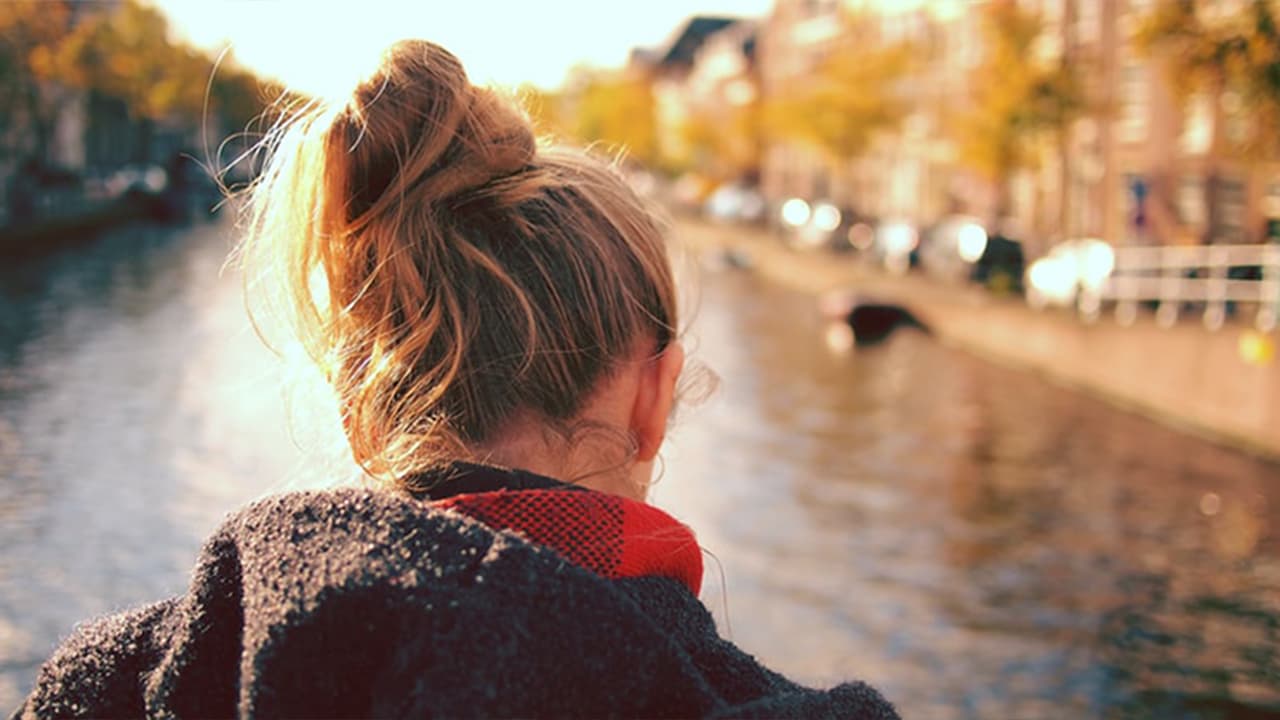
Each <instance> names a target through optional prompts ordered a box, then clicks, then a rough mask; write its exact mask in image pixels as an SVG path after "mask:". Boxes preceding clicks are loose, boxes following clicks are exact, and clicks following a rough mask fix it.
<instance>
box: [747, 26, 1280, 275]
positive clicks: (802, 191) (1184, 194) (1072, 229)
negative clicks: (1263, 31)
mask: <svg viewBox="0 0 1280 720" xmlns="http://www.w3.org/2000/svg"><path fill="white" fill-rule="evenodd" d="M1157 2H1160V0H1019V5H1020V6H1021V7H1022V8H1023V9H1025V10H1029V11H1032V12H1035V13H1037V14H1038V15H1039V17H1040V19H1041V23H1042V25H1041V37H1040V38H1039V40H1038V42H1037V43H1036V52H1035V55H1036V57H1034V58H1029V59H1028V60H1029V61H1031V62H1041V63H1057V62H1063V63H1069V64H1070V65H1071V66H1073V67H1075V68H1076V69H1077V71H1078V77H1079V78H1081V79H1082V84H1083V89H1084V93H1085V96H1086V98H1087V106H1086V107H1087V109H1086V110H1085V112H1084V113H1083V115H1082V116H1081V117H1078V118H1077V119H1076V120H1075V121H1074V122H1072V123H1071V124H1070V126H1069V127H1067V128H1065V130H1064V132H1063V133H1062V135H1061V139H1060V142H1059V143H1058V145H1057V146H1056V147H1055V146H1053V145H1052V144H1046V147H1044V148H1043V152H1042V153H1041V156H1040V157H1039V158H1038V160H1039V162H1037V163H1035V164H1034V166H1033V167H1027V168H1023V169H1020V170H1018V171H1016V172H1014V173H1013V175H1012V177H1010V178H1009V180H1008V182H1009V187H1008V188H1007V193H1006V196H1007V199H1008V206H1007V208H1006V217H1005V218H1003V219H1004V220H1005V221H1007V222H1009V224H1010V225H1011V226H1012V227H1013V228H1014V232H1016V233H1017V234H1019V235H1020V236H1022V237H1024V238H1025V239H1026V240H1027V241H1028V242H1029V243H1030V244H1031V246H1032V247H1031V248H1029V249H1030V250H1031V251H1032V252H1033V253H1035V252H1037V251H1040V250H1043V249H1044V248H1045V247H1047V245H1048V244H1049V243H1051V242H1053V241H1055V240H1057V239H1061V238H1066V237H1083V236H1092V237H1102V238H1105V239H1107V240H1109V241H1111V242H1113V243H1119V244H1126V243H1199V242H1210V241H1213V242H1233V243H1234V242H1260V241H1262V240H1263V239H1265V238H1266V235H1267V228H1268V227H1269V224H1268V220H1271V219H1277V218H1280V165H1277V164H1276V163H1274V162H1267V161H1261V160H1259V159H1257V158H1246V157H1241V156H1239V155H1238V154H1237V155H1232V153H1230V152H1226V148H1228V147H1230V146H1232V143H1233V142H1236V141H1239V140H1240V139H1242V138H1243V137H1244V136H1245V135H1246V134H1247V133H1249V132H1250V131H1251V128H1250V127H1249V123H1251V122H1255V121H1256V119H1254V118H1251V117H1250V116H1249V114H1248V112H1247V110H1246V109H1245V108H1244V103H1243V102H1242V100H1241V98H1238V97H1233V96H1231V95H1230V94H1227V95H1226V96H1224V97H1222V98H1219V99H1217V100H1219V101H1215V98H1211V97H1209V96H1207V95H1204V94H1199V95H1193V96H1191V97H1186V98H1184V97H1180V96H1179V95H1178V94H1177V93H1176V92H1174V90H1173V89H1172V87H1171V82H1170V76H1169V68H1168V66H1167V58H1162V57H1160V56H1159V55H1154V56H1148V55H1147V54H1144V53H1143V52H1141V51H1140V50H1139V48H1138V47H1137V42H1136V39H1135V31H1136V29H1137V28H1138V26H1139V24H1140V23H1141V21H1142V19H1143V18H1144V17H1146V16H1147V14H1148V13H1150V12H1151V11H1152V10H1153V9H1154V8H1155V6H1156V3H1157ZM984 4H985V0H935V1H934V2H926V1H924V0H917V1H911V0H904V1H902V2H891V1H888V0H880V1H873V0H777V2H776V3H775V5H774V7H773V10H772V12H771V13H770V15H769V16H768V17H767V18H766V19H764V20H763V21H762V23H761V26H760V28H759V33H758V35H759V41H758V48H757V58H758V77H759V83H760V91H761V94H762V96H763V98H764V99H765V101H766V102H767V101H768V99H769V98H770V97H776V96H777V95H778V94H779V93H781V92H783V91H785V90H786V89H788V88H792V87H795V86H796V85H797V84H802V83H804V82H806V80H807V79H808V78H809V77H811V76H812V74H813V73H814V72H815V71H816V70H817V69H818V67H819V66H820V65H821V63H822V61H823V59H824V58H825V57H826V56H827V55H828V54H829V53H830V52H831V51H832V49H833V47H835V44H836V43H839V42H841V41H842V33H841V22H842V18H844V17H846V16H847V14H848V13H849V12H861V13H871V14H873V15H874V16H875V17H876V18H877V25H878V33H879V37H880V40H881V41H883V42H886V43H891V42H896V41H900V40H906V41H910V42H912V43H913V44H916V45H917V46H918V47H919V48H920V49H921V50H920V61H921V62H920V63H918V64H917V66H916V68H915V69H914V70H913V72H912V73H911V75H910V76H909V77H908V78H906V79H904V80H903V81H902V82H901V83H899V84H898V88H897V92H899V93H900V94H901V97H902V98H903V99H905V100H907V101H908V103H909V104H910V106H911V108H912V110H911V112H910V113H909V114H908V115H907V117H906V118H905V119H904V120H903V121H902V122H901V123H900V125H899V127H898V128H897V129H896V130H895V131H894V132H892V133H885V134H884V137H882V138H880V140H878V141H877V142H876V143H875V144H874V146H873V147H872V148H871V149H870V150H869V151H868V152H867V153H866V154H865V156H863V157H860V158H857V159H855V160H852V161H848V162H843V163H841V162H838V161H833V160H832V159H831V158H830V157H825V156H824V155H823V154H822V153H820V152H818V151H817V150H816V149H814V148H812V147H809V146H807V145H806V144H804V143H798V142H794V141H788V140H782V139H776V138H775V139H771V140H769V141H768V142H767V143H766V144H765V147H764V148H763V152H762V174H761V186H762V190H763V192H764V193H765V195H766V197H768V198H769V199H770V200H771V201H774V202H777V201H780V200H781V199H783V198H785V197H789V196H800V197H806V198H810V199H817V198H822V199H829V200H832V201H834V202H837V203H838V204H841V205H845V206H848V207H850V208H853V209H855V210H857V211H858V212H860V213H863V214H866V215H871V216H874V217H886V216H901V217H905V218H908V219H911V220H914V221H915V222H917V223H920V224H928V223H930V222H933V221H935V220H936V219H938V218H939V217H940V216H942V215H944V214H946V213H948V212H952V211H955V210H963V211H966V212H971V213H974V214H977V215H979V216H983V217H986V218H987V219H988V220H991V221H996V220H1000V219H1001V218H996V217H994V216H995V214H996V212H997V207H996V205H997V197H998V195H999V193H998V192H997V191H996V190H997V189H996V188H994V187H992V186H991V182H990V181H989V180H985V179H983V178H981V177H978V176H976V175H975V174H973V173H972V172H970V171H968V170H967V169H966V168H965V167H964V166H963V165H962V163H961V162H960V161H959V159H958V157H957V148H956V146H955V141H954V133H953V132H951V130H952V129H953V125H954V123H955V122H956V121H957V120H958V119H959V118H961V117H962V116H963V114H964V113H966V112H968V111H969V110H971V109H972V103H973V102H974V101H973V98H972V93H971V92H970V87H969V85H970V78H971V76H972V73H973V70H974V69H975V68H976V67H978V66H979V64H980V63H981V61H982V57H983V52H984V48H983V47H982V45H983V42H984V39H983V33H982V30H981V22H982V20H981V17H980V10H981V6H982V5H984ZM1205 6H1206V7H1208V8H1210V10H1208V11H1206V12H1211V13H1214V14H1215V17H1222V18H1229V17H1231V16H1232V15H1233V14H1235V13H1238V12H1242V11H1243V10H1244V2H1243V1H1242V0H1220V1H1219V2H1217V3H1206V4H1205ZM1276 225H1277V224H1271V225H1270V227H1275V226H1276Z"/></svg>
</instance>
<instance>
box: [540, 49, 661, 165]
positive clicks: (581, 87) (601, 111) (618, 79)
mask: <svg viewBox="0 0 1280 720" xmlns="http://www.w3.org/2000/svg"><path fill="white" fill-rule="evenodd" d="M576 75H577V77H576V78H575V79H574V80H573V81H572V82H571V83H570V86H569V88H568V89H567V90H566V98H565V102H566V104H567V106H568V108H569V112H568V115H569V117H567V118H565V120H564V121H563V122H564V125H565V126H567V128H566V129H567V130H568V134H569V135H571V136H572V137H573V138H575V139H577V140H579V141H581V142H584V143H601V144H603V145H605V146H608V147H610V148H613V149H616V150H619V151H622V152H624V153H625V155H626V157H628V158H631V159H633V160H635V161H636V162H639V163H641V164H643V165H646V166H649V167H657V166H659V165H660V164H661V162H662V157H661V154H660V150H659V145H658V128H657V117H656V104H655V102H654V96H653V87H652V85H651V84H650V82H649V78H648V77H647V76H645V75H643V74H640V73H629V72H610V71H602V70H587V69H580V70H578V71H577V72H576Z"/></svg>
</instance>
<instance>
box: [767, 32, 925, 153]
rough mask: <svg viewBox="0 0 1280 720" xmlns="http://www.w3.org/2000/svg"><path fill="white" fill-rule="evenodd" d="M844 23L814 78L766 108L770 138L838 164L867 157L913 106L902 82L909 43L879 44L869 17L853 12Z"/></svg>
mask: <svg viewBox="0 0 1280 720" xmlns="http://www.w3.org/2000/svg"><path fill="white" fill-rule="evenodd" d="M844 24H845V27H844V30H843V32H842V34H841V37H840V38H839V39H838V40H837V41H836V43H835V44H834V46H833V49H832V51H831V52H830V54H829V55H827V57H826V58H825V60H823V61H822V62H821V63H820V64H819V66H818V67H817V69H816V71H815V72H814V73H813V76H812V78H811V79H810V80H809V81H808V82H804V83H799V84H797V85H796V86H795V87H794V88H792V89H788V90H786V91H783V92H782V93H780V94H778V95H776V96H774V97H771V98H770V99H769V100H768V101H767V103H766V104H765V106H764V108H763V118H764V132H765V133H766V134H767V135H768V136H770V137H772V138H774V139H782V140H795V141H799V142H802V143H805V144H808V145H810V146H811V147H815V148H817V149H818V150H820V151H822V152H823V153H824V154H825V155H826V156H827V157H828V158H830V159H831V160H833V161H835V162H846V161H849V160H852V159H855V158H858V157H860V156H862V155H863V154H865V153H866V152H867V150H868V149H870V147H871V145H872V143H873V142H874V140H875V138H876V136H877V135H878V134H879V133H883V132H887V131H891V130H893V129H894V128H895V127H897V125H898V124H899V123H900V122H901V121H902V119H903V118H904V117H906V115H907V113H908V112H909V111H910V106H909V104H908V102H907V101H906V100H905V98H903V97H902V94H901V93H900V92H899V91H898V90H899V89H898V85H899V83H900V81H901V80H902V79H903V78H904V77H905V76H906V74H907V73H908V72H909V71H910V70H911V68H912V66H913V62H914V58H915V54H916V51H915V49H914V48H913V47H912V46H911V45H910V44H908V43H891V44H884V43H881V42H879V41H878V39H877V38H876V37H875V30H874V24H873V23H871V22H870V20H869V19H868V18H865V17H862V16H849V17H846V18H845V19H844Z"/></svg>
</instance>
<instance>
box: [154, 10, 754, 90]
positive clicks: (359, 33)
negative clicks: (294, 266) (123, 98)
mask: <svg viewBox="0 0 1280 720" xmlns="http://www.w3.org/2000/svg"><path fill="white" fill-rule="evenodd" d="M153 2H154V4H155V5H156V6H158V7H159V8H161V9H162V10H163V11H164V12H165V14H166V15H168V16H169V18H170V20H171V21H172V22H173V24H174V25H175V26H176V28H177V30H178V32H179V33H180V34H182V35H184V36H186V37H187V38H188V39H189V40H191V41H192V42H193V43H195V44H196V45H199V46H203V47H217V46H221V45H223V44H224V43H225V42H227V41H230V43H231V44H232V46H233V48H234V52H235V55H236V57H237V58H238V59H239V60H240V61H241V62H242V63H244V64H245V65H248V66H249V67H251V68H253V69H254V70H257V71H259V72H262V73H265V74H268V75H274V76H277V77H279V78H280V79H281V80H283V81H285V82H286V83H287V84H289V85H290V86H292V87H294V88H296V89H298V90H302V91H304V92H308V93H313V94H317V95H323V96H328V95H332V94H335V93H343V92H345V91H346V89H347V88H349V87H350V86H351V85H352V83H353V82H354V80H355V79H357V78H358V77H360V75H361V74H363V72H364V71H365V70H367V69H368V68H369V66H371V64H372V63H374V62H376V61H377V57H378V54H379V52H380V51H381V50H382V49H383V48H384V47H386V46H387V45H389V44H391V43H392V42H394V41H396V40H399V39H402V38H406V37H421V38H425V39H429V40H434V41H437V42H439V43H441V44H443V45H446V46H448V47H449V49H450V50H452V51H453V52H454V53H455V54H456V55H458V57H460V58H461V59H462V61H463V62H464V63H465V64H466V66H467V68H468V70H469V72H470V73H471V75H472V77H473V79H474V80H477V81H479V82H486V83H499V84H503V85H513V86H514V85H520V84H523V83H533V84H535V85H538V86H540V87H548V88H550V87H555V86H558V85H559V84H560V83H561V82H562V81H563V80H564V76H565V73H566V72H567V71H568V70H569V69H570V68H571V67H573V66H574V65H578V64H589V65H599V66H618V65H621V64H623V63H624V62H625V61H626V58H627V53H628V52H629V51H630V50H631V48H633V47H636V46H654V45H660V44H661V43H662V42H663V40H664V39H666V38H667V36H668V35H670V34H671V33H672V31H673V30H674V29H675V28H677V27H678V26H679V25H680V23H681V22H682V21H683V20H684V19H685V18H687V17H688V16H690V15H692V14H727V15H735V16H737V15H741V16H759V15H761V14H764V13H765V12H767V11H768V9H769V3H768V2H767V1H766V0H702V1H701V2H696V3H690V2H687V1H686V0H653V1H651V2H646V3H635V4H632V3H626V4H612V3H599V2H589V1H584V0H546V1H543V2H536V3H530V2H518V1H506V2H503V1H500V0H499V1H495V0H489V1H488V2H473V3H449V4H447V5H445V4H435V3H406V2H385V1H374V2H362V3H360V4H359V5H358V6H356V5H347V4H341V5H337V4H335V5H317V4H315V3H307V2H301V1H300V0H278V1H275V2H233V3H203V2H195V1H194V0H153ZM357 7H358V8H359V9H358V11H357V10H356V8H357ZM317 8H322V9H317Z"/></svg>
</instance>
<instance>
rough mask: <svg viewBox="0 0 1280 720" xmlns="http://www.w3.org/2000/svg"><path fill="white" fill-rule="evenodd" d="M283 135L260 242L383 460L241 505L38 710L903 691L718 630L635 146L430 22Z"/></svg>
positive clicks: (666, 298) (265, 269) (668, 295)
mask: <svg viewBox="0 0 1280 720" xmlns="http://www.w3.org/2000/svg"><path fill="white" fill-rule="evenodd" d="M276 140H277V142H276V144H275V146H274V152H273V154H272V158H271V161H270V163H269V165H268V167H267V170H266V172H265V174H264V176H263V177H262V179H261V180H260V182H259V184H258V185H257V186H256V187H255V188H254V189H253V191H252V193H253V195H252V198H251V205H250V222H249V227H248V233H249V234H248V239H247V241H246V245H245V248H244V256H243V257H244V259H245V262H246V265H247V266H248V268H249V269H250V270H252V271H253V272H254V277H257V278H258V285H259V287H258V288H256V289H267V290H273V289H279V290H281V291H282V295H281V297H282V300H283V302H282V303H280V304H278V305H276V308H277V309H279V310H283V311H284V312H286V313H287V315H288V317H290V318H291V319H292V321H293V327H294V329H295V330H296V331H297V334H298V337H299V339H300V340H301V342H302V343H303V345H304V346H305V347H306V348H307V349H308V351H309V353H310V355H311V357H312V358H313V359H314V360H315V361H316V362H317V363H319V365H320V367H321V369H322V371H323V372H324V374H325V375H326V377H327V378H328V379H329V381H330V383H331V384H332V386H333V388H334V391H335V393H336V396H337V398H338V400H339V402H340V405H341V407H342V408H343V421H344V427H345V430H346V434H347V439H348V440H349V442H350V446H351V450H352V453H353V456H354V458H355V459H356V461H357V462H358V463H359V464H360V465H361V466H362V467H363V468H364V470H365V471H366V472H367V473H368V475H369V476H370V477H371V478H374V479H376V480H378V481H379V482H377V483H375V484H374V487H370V488H346V489H338V490H332V491H325V492H305V493H292V494H287V495H280V496H275V497H271V498H267V499H265V500H262V501H259V502H257V503H255V504H253V505H251V506H249V507H248V508H246V509H244V510H242V511H240V512H239V513H237V514H235V515H233V516H232V517H231V518H229V519H228V520H227V522H226V523H225V524H224V525H223V526H222V527H221V528H220V529H219V530H218V531H217V532H216V533H215V534H214V536H213V537H212V538H210V540H209V541H208V542H207V544H206V545H205V548H204V550H203V551H202V554H201V557H200V559H199V562H198V565H197V568H196V570H195V573H194V576H193V580H192V584H191V587H190V589H189V591H188V592H187V593H186V594H185V595H183V596H181V597H179V598H175V599H172V600H169V601H165V602H162V603H158V604H155V605H151V606H148V607H145V608H142V609H140V610H136V611H133V612H130V613H125V614H122V615H118V616H114V617H110V618H105V619H102V620H98V621H95V622H93V623H90V624H87V625H85V626H82V627H81V628H79V629H78V630H77V632H76V634H75V635H73V636H72V637H71V638H70V639H69V640H68V641H67V642H66V643H64V644H63V646H62V647H61V648H59V650H58V651H57V652H56V653H55V655H54V657H53V658H52V659H50V661H49V662H48V663H46V664H45V666H44V667H43V669H42V670H41V674H40V677H39V679H38V681H37V685H36V688H35V690H34V691H33V692H32V694H31V696H30V697H29V698H28V700H27V702H26V704H25V705H24V707H23V708H22V709H20V710H19V712H18V716H22V717H27V716H29V717H44V716H94V717H103V716H115V715H129V716H136V715H144V714H145V715H149V716H150V715H155V716H229V715H240V716H253V715H263V716H274V715H288V716H343V717H351V716H375V715H376V716H404V717H409V716H446V717H449V716H485V717H495V716H499V717H505V716H589V717H596V716H645V717H676V716H679V717H695V716H707V717H710V716H723V717H729V716H732V717H779V716H794V717H865V718H893V717H896V714H895V713H894V711H893V708H892V707H891V706H890V705H889V704H888V703H887V702H886V701H885V700H884V699H883V698H882V697H881V696H880V695H879V694H878V693H877V692H876V691H875V690H873V689H871V688H870V687H868V686H866V685H864V684H861V683H849V684H845V685H841V686H839V687H836V688H834V689H831V690H811V689H808V688H804V687H801V686H799V685H797V684H795V683H793V682H791V681H789V680H787V679H785V678H783V677H782V676H780V675H778V674H776V673H774V672H772V671H770V670H768V669H766V668H764V667H763V666H761V665H760V664H758V663H757V662H756V661H755V660H754V659H753V658H751V657H750V656H748V655H746V654H744V653H743V652H741V651H740V650H738V649H737V648H736V647H734V646H733V645H732V644H731V643H729V642H727V641H725V640H723V639H721V638H720V637H719V636H718V634H717V633H716V630H715V626H714V623H713V621H712V619H711V617H710V615H709V613H707V611H706V610H705V608H704V607H703V606H702V605H701V604H700V603H699V602H698V600H697V592H698V589H699V588H698V586H699V584H700V582H701V576H702V566H701V555H700V551H699V548H698V546H697V544H696V541H695V539H694V537H693V535H692V532H691V531H690V530H689V529H688V528H686V527H685V526H683V525H681V524H680V523H678V522H676V521H675V520H674V519H672V518H671V517H670V516H668V515H667V514H665V513H663V512H662V511H660V510H658V509H656V508H654V507H652V506H650V505H648V504H646V503H645V502H644V498H645V496H646V492H647V489H648V485H649V483H650V480H651V474H652V466H653V461H654V459H655V457H656V456H657V453H658V450H659V448H660V446H661V444H662V441H663V438H664V435H665V433H666V429H667V420H668V418H669V417H670V415H671V413H672V411H673V408H674V405H675V402H676V396H677V381H678V378H679V376H680V374H681V369H682V366H683V363H684V355H683V351H682V349H681V346H680V343H679V341H678V339H677V323H678V320H679V318H678V314H677V307H676V290H675V284H674V281H673V278H672V273H671V267H670V263H669V260H668V257H667V253H666V249H665V244H664V240H663V237H662V233H661V231H660V228H659V226H658V224H657V223H656V222H655V220H654V218H653V216H652V215H651V214H650V213H649V212H648V211H647V210H646V208H645V207H644V205H643V203H642V202H641V201H640V200H639V199H638V198H637V197H636V196H635V194H634V193H633V192H632V191H631V190H630V189H629V188H628V187H627V185H626V183H625V182H624V181H623V180H622V179H621V177H620V175H618V174H617V173H616V172H614V171H613V170H612V169H611V168H610V167H608V166H607V165H605V164H603V163H601V162H600V161H598V160H596V159H593V158H591V157H589V156H586V155H583V154H579V153H575V152H571V151H565V150H556V149H550V148H540V147H539V146H538V144H537V143H536V142H535V139H534V136H533V134H532V131H531V129H530V126H529V124H528V121H527V120H526V119H525V117H524V116H523V115H522V114H521V113H520V112H519V111H518V110H517V109H515V108H514V107H512V106H510V105H508V104H507V103H505V102H504V101H503V100H502V99H500V98H499V97H498V96H497V95H494V94H493V93H491V92H489V91H487V90H484V89H481V88H478V87H475V86H473V85H471V83H470V82H469V81H468V80H467V77H466V74H465V72H464V71H463V69H462V67H461V65H460V64H459V62H458V60H457V59H456V58H455V57H453V56H452V55H451V54H449V53H448V52H447V51H445V50H444V49H442V48H440V47H439V46H437V45H434V44H431V43H427V42H421V41H406V42H402V43H399V44H397V45H395V46H393V47H392V48H390V49H389V50H388V51H387V53H386V54H385V56H384V57H383V59H382V62H381V64H380V65H379V67H378V69H377V71H376V72H375V73H374V74H373V75H372V76H370V77H369V78H368V79H366V80H365V81H364V82H362V83H361V84H360V85H359V86H358V87H357V88H356V89H355V91H354V93H353V95H352V97H351V98H350V99H349V100H348V101H347V102H346V103H345V104H344V105H342V106H340V107H333V108H313V109H311V110H308V111H307V112H305V113H302V114H301V115H299V116H297V117H295V118H293V119H292V120H291V121H289V122H288V123H287V124H285V125H284V126H282V128H281V129H280V131H279V134H278V136H277V138H276Z"/></svg>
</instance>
